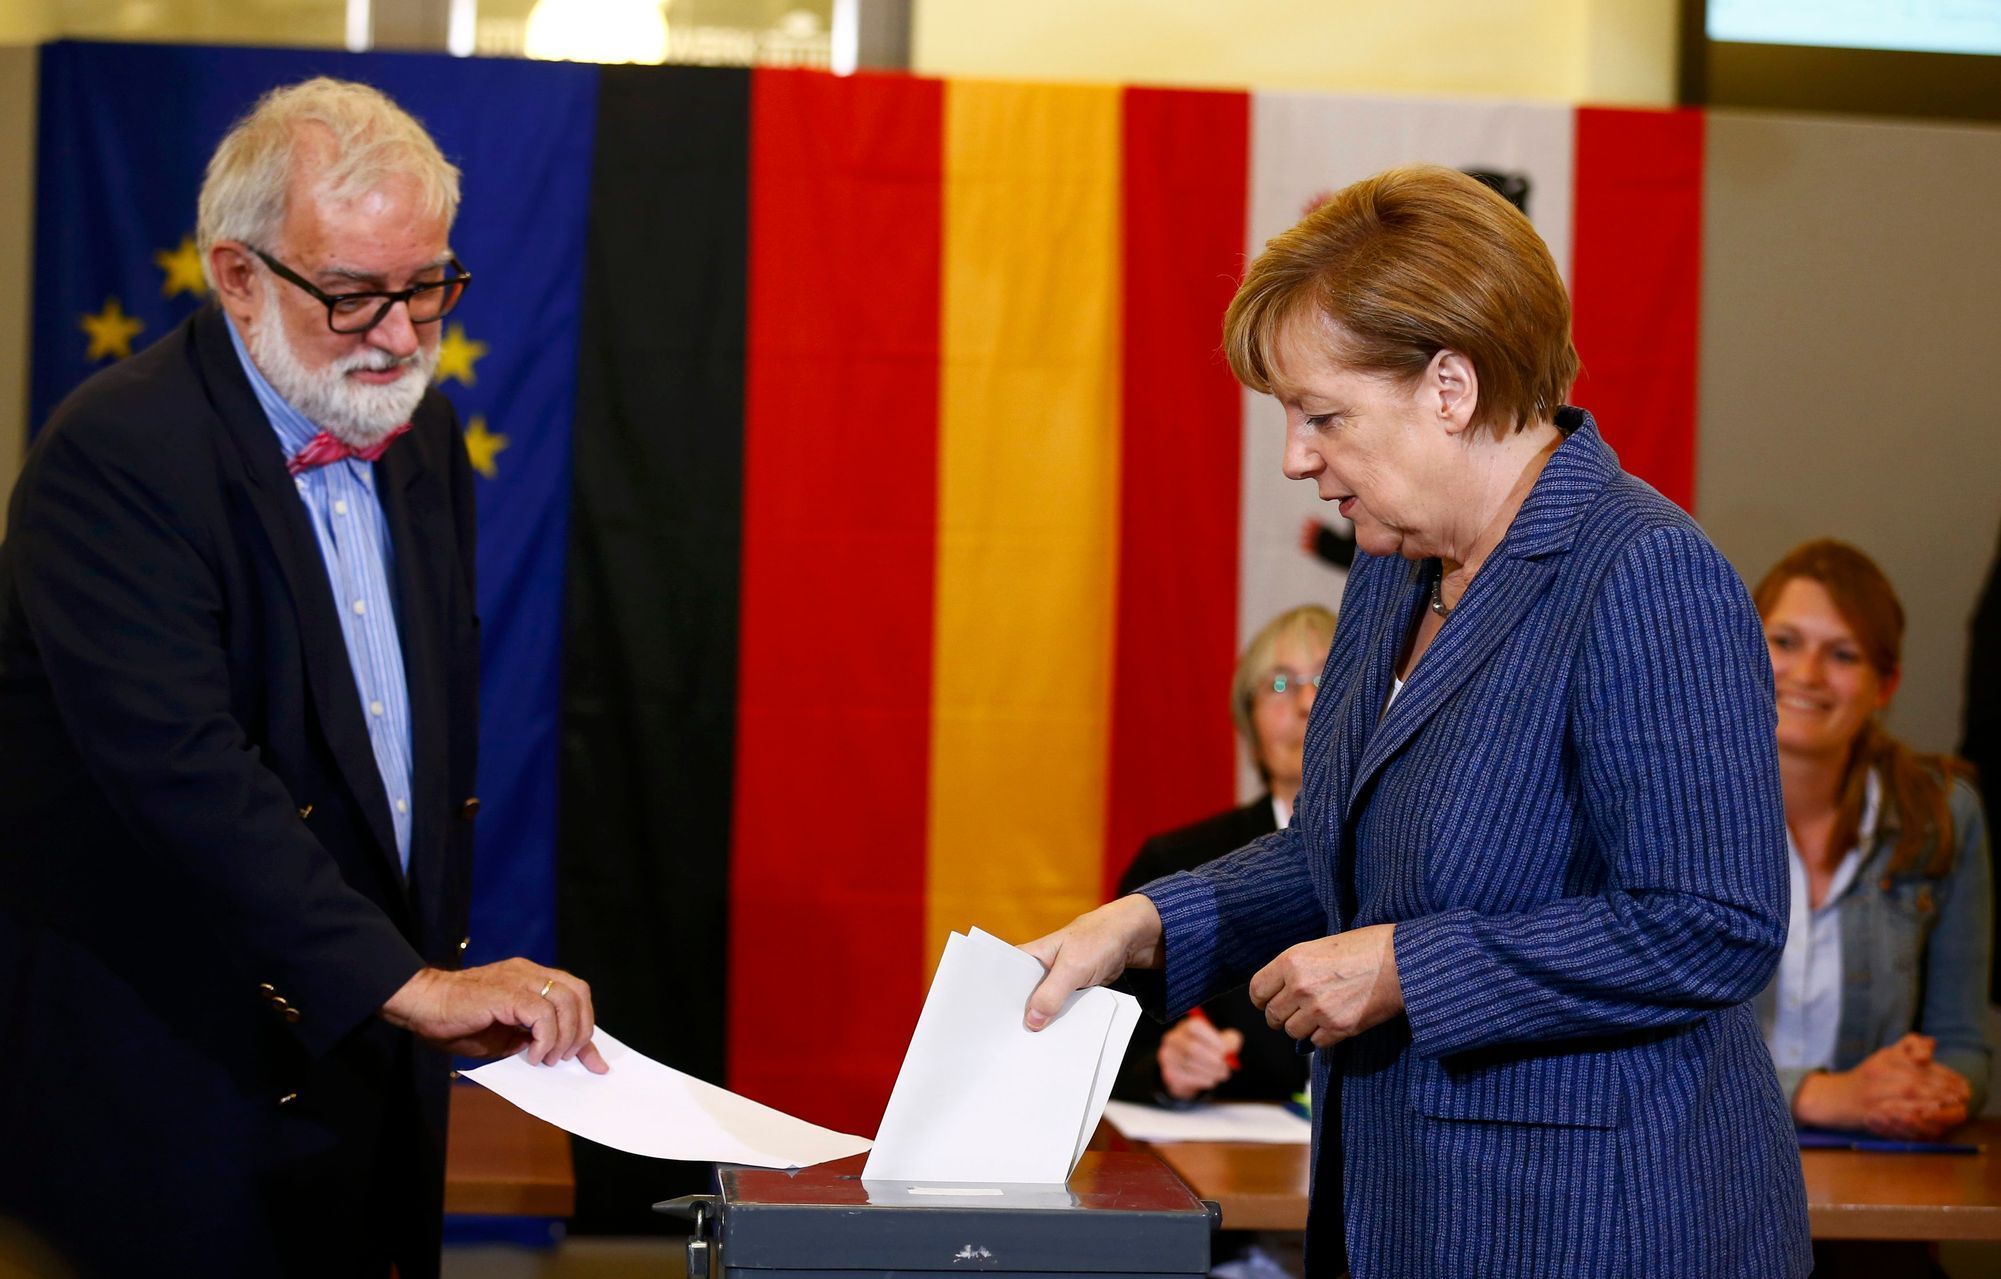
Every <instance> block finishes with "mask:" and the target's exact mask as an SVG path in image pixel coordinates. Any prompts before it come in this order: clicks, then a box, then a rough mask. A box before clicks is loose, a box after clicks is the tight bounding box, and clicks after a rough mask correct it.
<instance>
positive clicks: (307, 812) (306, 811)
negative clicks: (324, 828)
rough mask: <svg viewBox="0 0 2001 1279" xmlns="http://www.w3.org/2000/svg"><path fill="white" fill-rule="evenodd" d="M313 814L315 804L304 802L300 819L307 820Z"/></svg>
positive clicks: (300, 810) (300, 811) (300, 809)
mask: <svg viewBox="0 0 2001 1279" xmlns="http://www.w3.org/2000/svg"><path fill="white" fill-rule="evenodd" d="M312 815H313V806H312V805H311V804H304V805H301V806H300V808H299V820H300V821H305V820H306V819H307V818H308V817H311V816H312Z"/></svg>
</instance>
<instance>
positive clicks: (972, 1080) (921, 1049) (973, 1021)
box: [862, 928, 1139, 1185]
mask: <svg viewBox="0 0 2001 1279" xmlns="http://www.w3.org/2000/svg"><path fill="white" fill-rule="evenodd" d="M1041 980H1042V965H1041V964H1039V963H1037V962H1036V961H1035V959H1034V958H1033V957H1032V956H1030V955H1029V954H1027V953H1026V952H1025V951H1021V950H1017V949H1016V948H1014V947H1013V946H1010V945H1008V944H1007V943H1006V942H1004V941H1001V940H1000V939H999V938H997V937H994V936H993V935H992V934H990V933H984V932H981V931H980V930H979V929H977V928H976V929H974V930H973V933H972V935H971V936H970V937H965V936H961V935H960V934H958V933H954V934H952V936H951V937H949V938H948V939H946V942H945V956H944V958H943V959H942V960H940V961H939V964H938V972H937V974H936V975H935V976H934V977H933V978H932V979H931V991H930V993H929V994H928V995H926V996H925V999H924V1009H923V1011H922V1012H921V1013H920V1014H918V1018H917V1029H916V1030H915V1031H914V1032H913V1033H912V1034H911V1036H910V1047H909V1049H908V1050H907V1051H906V1052H905V1053H904V1057H903V1068H902V1069H901V1070H900V1071H898V1072H897V1076H896V1087H895V1089H894V1090H892V1091H891V1093H890V1096H889V1108H888V1110H887V1111H886V1112H885V1113H884V1114H883V1117H882V1126H881V1128H880V1129H879V1130H878V1131H877V1133H876V1142H875V1149H874V1150H872V1151H871V1152H870V1153H869V1159H868V1164H867V1166H866V1167H864V1168H863V1169H862V1178H863V1179H864V1180H865V1181H925V1182H962V1183H999V1184H1015V1185H1060V1184H1062V1183H1063V1182H1065V1181H1068V1180H1069V1177H1070V1172H1071V1170H1072V1169H1074V1168H1075V1167H1076V1166H1077V1160H1078V1159H1079V1158H1080V1157H1081V1156H1082V1155H1083V1153H1084V1146H1085V1145H1086V1143H1088V1142H1089V1141H1090V1138H1091V1133H1092V1131H1093V1130H1095V1129H1096V1128H1097V1126H1098V1118H1099V1116H1100V1115H1102V1114H1103V1113H1104V1107H1105V1102H1106V1100H1107V1099H1109V1097H1110V1096H1111V1090H1112V1080H1113V1077H1114V1076H1116V1075H1117V1073H1118V1066H1119V1060H1120V1058H1121V1057H1123V1056H1124V1054H1125V1050H1126V1043H1127V1041H1128V1040H1130V1039H1131V1038H1132V1032H1133V1027H1134V1026H1135V1025H1136V1024H1137V1023H1138V1020H1139V1002H1138V1001H1137V1000H1135V999H1134V998H1133V997H1132V996H1130V995H1124V994H1120V993H1118V992H1116V991H1110V990H1104V989H1097V988H1094V989H1091V990H1084V991H1079V992H1077V993H1076V994H1074V995H1072V996H1071V997H1070V999H1069V1001H1068V1002H1067V1003H1065V1004H1064V1005H1063V1011H1062V1012H1061V1013H1059V1014H1058V1015H1057V1016H1056V1018H1055V1019H1054V1020H1053V1021H1051V1022H1050V1023H1049V1024H1048V1025H1047V1026H1045V1027H1044V1028H1043V1029H1042V1030H1040V1031H1031V1030H1029V1029H1028V1028H1027V1027H1026V1026H1024V1025H1023V1024H1022V1020H1021V1018H1022V1011H1023V1009H1025V1008H1026V1007H1027V1004H1028V996H1029V992H1030V991H1032V990H1034V989H1035V987H1036V984H1037V983H1038V982H1040V981H1041Z"/></svg>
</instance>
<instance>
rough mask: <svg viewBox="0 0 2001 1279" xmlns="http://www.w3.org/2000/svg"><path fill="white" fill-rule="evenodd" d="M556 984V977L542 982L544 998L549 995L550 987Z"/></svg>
mask: <svg viewBox="0 0 2001 1279" xmlns="http://www.w3.org/2000/svg"><path fill="white" fill-rule="evenodd" d="M555 984H556V979H555V978H554V977H551V978H550V979H549V980H548V981H545V982H543V983H542V990H541V996H542V998H544V999H547V998H548V997H549V988H550V987H551V986H554V985H555Z"/></svg>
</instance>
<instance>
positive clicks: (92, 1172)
mask: <svg viewBox="0 0 2001 1279" xmlns="http://www.w3.org/2000/svg"><path fill="white" fill-rule="evenodd" d="M457 205H458V171H457V170H456V169H454V168H453V167H452V166H451V165H450V164H448V163H447V162H446V161H445V159H444V157H443V156H442V155H441V154H440V153H439V151H438V148H437V146H436V145H435V144H434V143H433V142H432V140H431V139H430V137H429V136H428V135H426V134H425V132H424V130H423V129H422V127H421V126H419V125H418V124H417V122H416V121H415V120H413V119H411V118H410V117H409V116H408V115H407V114H405V113H404V112H403V111H402V110H401V109H400V108H398V107H397V106H396V105H395V104H394V103H392V102H390V101H389V100H388V99H387V98H385V97H384V96H382V95H381V94H380V93H378V92H376V91H375V90H373V89H369V88H366V87H364V86H361V85H356V84H346V83H341V82H338V81H333V80H325V79H320V80H312V81H308V82H306V83H303V84H299V85H294V86H291V87H289V88H285V89H279V90H276V91H274V92H273V93H271V94H269V95H267V96H266V97H265V98H264V99H263V100H262V101H261V102H260V103H258V104H257V106H256V108H255V110H253V111H252V112H251V114H250V115H248V116H247V117H245V118H244V119H243V120H242V121H241V122H239V123H238V124H237V125H236V126H235V127H234V128H233V129H232V130H231V131H230V133H229V134H228V135H227V136H226V137H225V138H224V139H223V140H222V143H221V145H220V146H219V147H218V148H217V150H216V152H215V155H214V157H213V158H212V159H211V160H210V163H209V168H208V175H207V178H206V180H205V182H204V184H203V188H202V193H201V203H200V210H199V219H198V231H199V241H200V245H201V248H202V251H203V254H204V261H205V265H206V266H207V269H208V272H209V279H210V282H211V283H212V284H213V286H214V291H215V297H216V304H215V305H211V306H209V307H207V308H205V309H204V310H202V311H201V312H200V313H198V314H197V315H195V316H194V317H193V318H192V319H190V320H189V321H188V322H187V323H186V324H184V325H183V326H181V327H180V328H179V329H178V330H176V331H175V332H173V333H171V334H170V335H168V336H167V337H166V338H165V339H164V340H162V341H161V342H159V343H158V344H156V345H155V346H154V347H152V348H151V349H149V350H147V351H145V352H143V353H141V354H140V355H138V356H136V357H134V358H133V359H131V360H129V361H126V362H124V363H122V364H120V365H117V366H114V367H112V368H110V369H107V370H105V371H104V372H102V373H100V374H98V375H97V376H96V377H94V378H92V379H91V380H90V381H89V382H87V383H86V384H85V385H84V386H83V387H81V388H80V389H79V390H78V391H77V392H76V393H75V394H73V395H71V396H70V397H69V399H68V400H66V401H65V402H64V403H63V404H62V405H61V406H60V407H59V408H58V409H57V410H56V412H55V414H54V416H53V418H52V419H51V421H50V422H49V425H48V429H47V430H46V431H45V432H44V433H43V434H42V436H41V438H40V440H39V441H38V442H37V444H36V446H35V449H34V451H33V453H32V455H31V456H30V458H29V460H28V463H27V466H26V469H25V470H24V471H23V473H22V476H21V479H20V482H19V485H18V487H17V488H16V490H15V495H14V501H13V505H12V509H11V512H10V516H9V521H8V530H7V538H6V541H5V543H4V545H0V776H5V777H6V778H7V782H6V785H5V786H4V787H0V830H4V831H6V832H7V834H6V839H5V843H4V845H0V1008H4V1009H5V1010H6V1011H7V1014H8V1015H7V1017H6V1025H7V1029H8V1032H9V1035H10V1042H9V1044H8V1046H7V1050H6V1051H5V1052H4V1053H0V1151H5V1158H4V1159H0V1227H4V1226H5V1225H6V1223H7V1220H8V1219H10V1218H11V1219H13V1220H14V1221H15V1222H16V1223H17V1224H18V1225H21V1226H25V1227H26V1228H27V1229H28V1230H30V1231H31V1232H33V1233H35V1234H37V1235H39V1236H41V1237H42V1240H43V1242H44V1243H46V1244H47V1245H48V1246H50V1247H51V1248H53V1249H54V1251H55V1252H56V1253H57V1254H58V1255H59V1256H62V1257H63V1258H65V1259H66V1260H67V1261H68V1262H69V1263H71V1264H73V1265H75V1266H76V1267H77V1268H78V1269H79V1270H81V1271H82V1272H83V1273H86V1274H100V1273H101V1274H180V1273H206V1274H216V1275H276V1274H290V1275H299V1274H321V1273H329V1274H341V1275H361V1274H376V1275H386V1274H388V1273H390V1272H391V1268H392V1267H394V1268H395V1271H396V1272H397V1273H398V1274H400V1276H401V1277H402V1279H418V1277H419V1276H423V1275H430V1274H435V1273H436V1272H437V1269H438V1263H439V1257H438V1239H439V1232H440V1218H441V1207H442V1196H443V1165H444V1130H445V1118H446V1091H445V1089H446V1083H447V1078H448V1075H447V1067H448V1065H449V1058H448V1056H447V1053H449V1052H459V1053H466V1054H473V1055H494V1054H501V1053H510V1052H514V1051H516V1050H520V1049H524V1048H525V1050H526V1053H527V1056H528V1059H529V1060H530V1061H531V1062H534V1063H537V1064H554V1063H557V1062H560V1061H565V1060H569V1059H577V1060H579V1061H581V1062H582V1063H583V1064H584V1065H585V1066H587V1067H589V1068H590V1069H593V1070H598V1071H602V1070H603V1069H604V1063H603V1062H602V1060H601V1059H600V1058H599V1057H598V1054H597V1050H596V1049H595V1048H594V1047H592V1045H591V1034H592V1029H593V1020H592V1008H591V997H590V991H589V988H588V987H587V986H586V985H585V984H584V983H583V982H582V981H580V980H578V979H577V978H576V977H574V976H572V975H570V974H568V973H565V972H562V971H560V970H557V969H552V968H546V967H543V966H540V965H537V964H533V963H531V962H529V961H527V960H524V959H509V960H506V961H503V962H501V963H497V964H490V965H486V966H483V967H478V968H471V969H461V968H460V965H459V960H460V956H461V954H462V953H463V951H464V949H465V947H466V944H467V939H466V938H465V937H464V931H465V930H464V925H465V918H466V903H467V898H468V894H469V886H470V865H469V863H470V853H471V845H472V820H471V819H472V817H473V814H474V813H475V812H476V811H477V809H478V804H479V801H478V799H477V798H476V797H474V795H473V779H474V753H475V747H476V739H477V712H478V657H479V626H478V621H477V618H476V617H475V614H474V594H473V566H474V544H473V543H474V534H473V530H474V520H473V499H472V481H471V473H470V470H469V465H468V462H467V458H466V453H465V448H464V445H463V443H462V441H461V438H460V435H459V431H458V427H457V422H456V418H455V416H454V414H453V412H452V408H451V406H450V405H449V404H448V403H447V402H446V401H445V400H444V398H443V397H442V396H440V395H438V394H437V393H436V392H435V391H433V390H431V389H430V385H429V383H430V376H431V373H432V371H433V369H434V368H435V365H436V362H437V349H438V326H437V321H438V320H439V319H441V318H442V317H443V316H444V315H445V314H446V313H448V312H449V311H450V310H451V309H452V308H453V306H454V305H456V304H457V302H458V301H459V299H460V298H461V297H462V296H463V295H464V293H465V290H466V287H467V284H468V282H469V281H470V279H471V276H470V275H469V274H468V273H467V272H466V270H465V269H464V267H462V266H461V265H460V264H459V262H458V261H457V260H456V259H455V258H454V257H453V256H452V253H451V249H450V247H449V241H448V236H449V232H450V230H451V225H452V221H453V217H454V215H455V214H456V211H457ZM405 436H407V437H408V438H401V437H405Z"/></svg>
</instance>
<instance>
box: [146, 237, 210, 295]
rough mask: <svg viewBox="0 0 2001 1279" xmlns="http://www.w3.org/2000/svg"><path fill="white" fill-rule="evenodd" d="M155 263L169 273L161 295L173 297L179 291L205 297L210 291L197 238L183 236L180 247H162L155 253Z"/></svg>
mask: <svg viewBox="0 0 2001 1279" xmlns="http://www.w3.org/2000/svg"><path fill="white" fill-rule="evenodd" d="M153 264H154V265H155V266H157V267H159V268H160V269H161V270H162V271H165V272H166V273H167V278H166V280H165V281H164V282H163V283H162V284H161V285H160V296H161V297H163V298H170V297H173V296H174V295H175V294H177V293H192V294H194V295H195V296H196V297H203V296H205V295H206V294H207V293H208V280H207V278H206V277H205V276H203V275H202V272H201V253H200V252H199V251H198V250H197V249H196V248H195V238H194V237H193V236H191V235H184V236H182V237H181V247H180V248H178V249H161V250H160V251H159V252H158V253H155V254H154V255H153Z"/></svg>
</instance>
